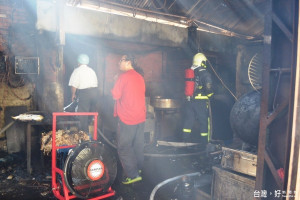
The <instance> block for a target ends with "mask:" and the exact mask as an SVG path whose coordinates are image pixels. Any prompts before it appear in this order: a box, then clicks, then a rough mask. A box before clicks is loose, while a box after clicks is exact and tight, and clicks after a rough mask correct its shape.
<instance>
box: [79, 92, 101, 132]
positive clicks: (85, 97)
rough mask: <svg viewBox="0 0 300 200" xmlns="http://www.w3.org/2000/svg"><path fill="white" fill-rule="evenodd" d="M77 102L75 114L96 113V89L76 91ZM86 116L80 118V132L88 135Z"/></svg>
mask: <svg viewBox="0 0 300 200" xmlns="http://www.w3.org/2000/svg"><path fill="white" fill-rule="evenodd" d="M78 96H79V102H78V110H77V112H96V108H95V105H96V101H97V89H96V88H88V89H82V90H78ZM88 120H89V118H88V116H80V117H79V121H80V130H82V131H85V132H87V133H88V131H89V124H88Z"/></svg>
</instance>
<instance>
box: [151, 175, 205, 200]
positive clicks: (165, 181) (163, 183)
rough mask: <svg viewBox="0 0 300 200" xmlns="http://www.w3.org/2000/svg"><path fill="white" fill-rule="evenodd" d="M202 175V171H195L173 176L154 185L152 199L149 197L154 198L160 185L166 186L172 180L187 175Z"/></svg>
mask: <svg viewBox="0 0 300 200" xmlns="http://www.w3.org/2000/svg"><path fill="white" fill-rule="evenodd" d="M200 175H201V173H200V172H195V173H190V174H183V175H179V176H175V177H173V178H169V179H167V180H164V181H163V182H161V183H159V184H157V185H156V186H155V187H154V189H153V190H152V192H151V194H150V199H149V200H154V196H155V193H156V192H157V190H158V189H159V188H160V187H162V186H164V185H165V184H168V183H170V182H172V181H176V180H178V179H180V178H183V177H185V176H200Z"/></svg>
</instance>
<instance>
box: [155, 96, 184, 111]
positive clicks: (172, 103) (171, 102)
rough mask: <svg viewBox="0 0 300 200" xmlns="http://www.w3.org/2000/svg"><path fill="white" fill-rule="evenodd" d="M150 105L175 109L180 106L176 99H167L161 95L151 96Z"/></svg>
mask: <svg viewBox="0 0 300 200" xmlns="http://www.w3.org/2000/svg"><path fill="white" fill-rule="evenodd" d="M150 105H152V106H153V107H154V108H156V109H177V108H179V107H180V101H179V100H177V99H168V98H164V97H161V96H155V97H151V99H150Z"/></svg>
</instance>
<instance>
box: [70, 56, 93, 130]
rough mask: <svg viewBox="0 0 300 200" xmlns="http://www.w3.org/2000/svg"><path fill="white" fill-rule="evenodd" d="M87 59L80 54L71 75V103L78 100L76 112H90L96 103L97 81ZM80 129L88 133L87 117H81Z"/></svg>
mask: <svg viewBox="0 0 300 200" xmlns="http://www.w3.org/2000/svg"><path fill="white" fill-rule="evenodd" d="M89 61H90V60H89V57H88V55H86V54H80V55H79V56H78V58H77V62H78V67H77V68H76V69H74V71H73V73H72V74H71V77H70V81H69V86H71V91H72V101H74V100H75V98H76V97H78V98H79V102H78V110H77V112H90V111H91V110H90V109H91V108H92V106H93V105H95V104H96V101H97V87H98V80H97V75H96V73H95V71H94V70H93V69H92V68H90V67H89V66H88V64H89ZM79 120H80V129H81V130H83V131H85V132H87V133H88V117H87V116H82V117H80V118H79Z"/></svg>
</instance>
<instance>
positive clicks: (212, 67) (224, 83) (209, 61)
mask: <svg viewBox="0 0 300 200" xmlns="http://www.w3.org/2000/svg"><path fill="white" fill-rule="evenodd" d="M207 62H208V64H209V66H210V68H211V69H212V71H213V72H214V74H215V75H216V77H217V78H218V79H219V80H220V82H221V83H222V85H223V86H224V87H225V88H226V89H227V90H228V92H229V93H230V94H231V95H232V96H233V98H234V99H235V100H236V101H237V100H238V99H237V97H236V96H235V95H234V94H233V92H232V91H231V90H230V89H229V88H228V87H227V85H226V84H225V83H224V82H223V80H222V79H221V77H220V76H219V75H218V73H217V72H216V70H215V69H214V68H213V66H212V64H211V63H210V61H209V60H208V59H207Z"/></svg>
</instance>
